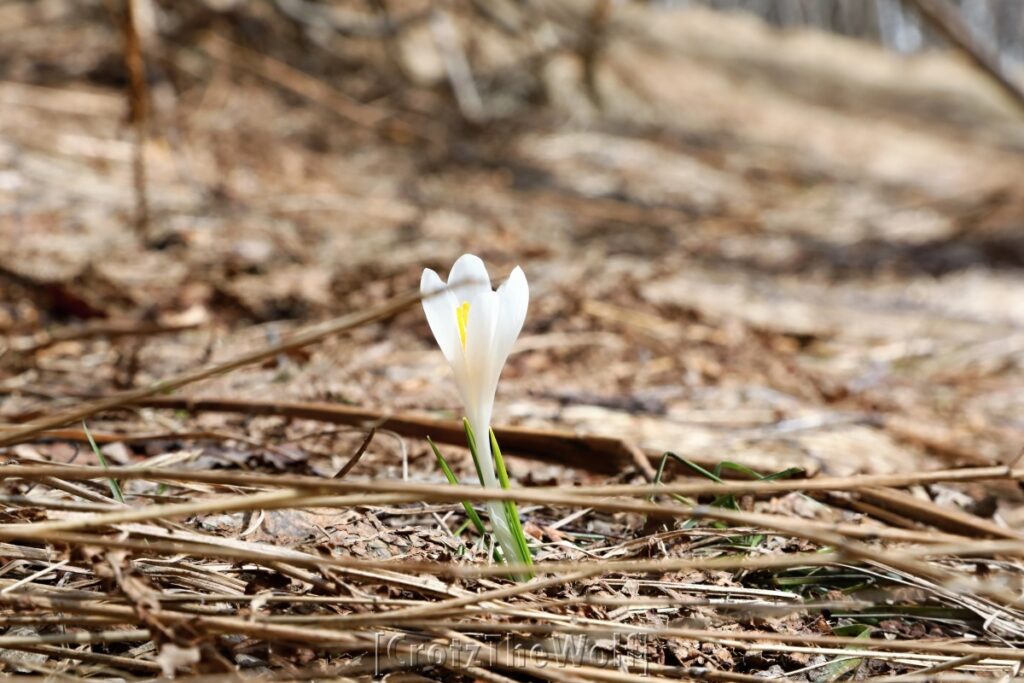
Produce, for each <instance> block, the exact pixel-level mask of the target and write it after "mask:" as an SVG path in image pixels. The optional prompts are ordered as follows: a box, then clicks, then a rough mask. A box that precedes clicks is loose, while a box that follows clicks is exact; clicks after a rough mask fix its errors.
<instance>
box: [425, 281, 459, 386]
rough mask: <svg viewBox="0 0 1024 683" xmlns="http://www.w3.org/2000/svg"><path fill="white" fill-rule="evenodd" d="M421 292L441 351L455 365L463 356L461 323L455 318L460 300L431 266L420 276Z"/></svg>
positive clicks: (428, 321) (431, 328) (432, 330)
mask: <svg viewBox="0 0 1024 683" xmlns="http://www.w3.org/2000/svg"><path fill="white" fill-rule="evenodd" d="M420 294H422V295H423V296H424V299H423V312H424V313H426V314H427V324H428V325H430V331H431V332H433V333H434V339H436V340H437V345H438V346H440V347H441V353H443V354H444V357H445V358H446V359H447V360H448V362H449V363H451V364H452V365H453V366H454V365H455V363H456V362H457V361H460V359H461V356H462V342H461V341H460V340H459V324H458V322H457V321H456V319H455V309H456V308H458V306H459V302H458V300H457V299H456V298H455V294H454V293H452V291H451V290H448V289H446V288H445V284H444V282H442V281H441V278H440V276H438V274H437V273H435V272H434V271H432V270H430V269H429V268H427V269H425V270H424V271H423V276H422V277H421V278H420Z"/></svg>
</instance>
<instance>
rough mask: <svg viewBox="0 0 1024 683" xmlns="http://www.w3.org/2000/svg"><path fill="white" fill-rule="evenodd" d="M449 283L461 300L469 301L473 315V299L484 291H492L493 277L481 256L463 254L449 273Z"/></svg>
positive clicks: (470, 311) (470, 313) (457, 297)
mask: <svg viewBox="0 0 1024 683" xmlns="http://www.w3.org/2000/svg"><path fill="white" fill-rule="evenodd" d="M448 285H449V286H450V287H451V288H452V293H453V294H454V295H455V298H456V299H457V300H458V301H459V302H462V301H468V302H469V304H470V309H469V315H470V316H471V317H472V315H473V300H474V299H476V298H477V297H478V296H479V295H481V294H483V293H484V292H490V291H491V278H490V276H489V275H488V274H487V267H486V266H485V265H484V262H483V261H481V260H480V257H478V256H474V255H473V254H463V255H462V256H460V257H459V258H458V260H457V261H456V262H455V265H453V266H452V270H451V272H450V273H448Z"/></svg>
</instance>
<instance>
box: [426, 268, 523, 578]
mask: <svg viewBox="0 0 1024 683" xmlns="http://www.w3.org/2000/svg"><path fill="white" fill-rule="evenodd" d="M420 292H421V293H422V294H423V295H424V299H423V310H424V311H425V312H426V314H427V323H429V325H430V330H431V332H433V333H434V338H436V339H437V343H438V345H439V346H440V347H441V352H442V353H443V354H444V357H445V358H446V359H447V360H448V364H449V365H451V367H452V373H453V374H454V375H455V384H456V385H457V386H458V389H459V394H461V396H462V403H463V405H464V406H465V409H466V417H467V418H468V420H469V424H470V426H471V427H472V428H473V434H474V437H475V440H476V448H477V455H478V456H479V459H480V463H479V467H480V475H481V478H482V481H481V482H480V483H481V484H482V485H484V486H488V487H495V488H497V487H498V486H499V482H498V478H497V476H496V475H495V469H494V461H493V459H492V456H491V442H490V436H489V434H490V427H491V413H492V411H493V409H494V395H495V392H496V391H497V389H498V377H499V376H500V375H501V370H502V368H503V367H504V365H505V360H506V359H507V358H508V355H509V353H510V352H511V351H512V345H513V344H514V343H515V341H516V338H517V337H518V336H519V332H520V331H521V330H522V329H523V321H524V320H525V319H526V309H527V306H528V304H529V301H530V290H529V287H528V286H527V284H526V275H524V274H523V271H522V269H521V268H519V267H518V266H517V267H516V268H515V269H514V270H513V271H512V273H511V274H510V275H509V277H508V280H506V281H505V282H504V283H503V284H502V285H501V286H500V287H498V290H497V291H494V290H492V289H491V279H490V277H489V276H488V275H487V268H486V267H485V266H484V262H483V261H481V260H480V259H479V258H478V257H476V256H473V255H472V254H464V255H463V256H461V257H459V259H458V260H457V261H456V262H455V265H454V266H452V270H451V272H450V273H449V275H448V285H445V283H444V282H443V281H442V280H441V278H440V277H439V276H438V274H437V273H435V272H434V271H433V270H430V269H429V268H427V269H425V270H424V271H423V277H422V278H421V280H420ZM487 509H488V513H489V514H488V516H489V517H490V518H491V524H492V526H493V527H494V532H495V535H496V536H497V538H498V542H499V543H500V544H501V546H502V548H503V550H504V551H505V556H506V557H507V558H514V557H516V556H517V555H516V554H515V553H514V552H512V551H513V549H514V548H515V545H514V541H513V540H512V535H511V531H510V530H509V528H508V522H507V521H506V519H505V516H504V512H503V507H502V504H501V503H500V502H497V501H494V502H491V503H488V505H487Z"/></svg>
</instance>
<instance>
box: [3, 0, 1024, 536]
mask: <svg viewBox="0 0 1024 683" xmlns="http://www.w3.org/2000/svg"><path fill="white" fill-rule="evenodd" d="M1022 57H1024V4H1022V3H1019V2H1015V1H1013V0H961V1H960V2H951V1H941V0H928V1H925V0H920V1H917V0H915V1H909V0H908V1H900V0H845V1H839V0H828V1H826V0H819V1H814V0H774V1H772V0H764V1H755V0H746V1H738V0H737V1H730V2H726V1H708V2H684V1H682V0H678V1H676V2H657V3H641V2H628V3H627V2H614V1H611V0H585V1H584V0H579V1H575V0H574V1H572V2H554V1H548V0H519V1H515V0H465V1H456V0H452V1H449V2H426V1H423V2H414V1H405V0H351V1H345V2H341V1H339V2H327V1H324V2H313V1H312V0H275V1H274V2H240V1H232V0H189V1H184V2H182V1H179V2H170V1H166V2H158V1H156V0H105V1H103V0H4V1H3V2H0V331H2V332H3V333H4V334H5V335H6V342H5V343H6V346H5V351H4V355H3V356H2V357H0V363H2V364H3V365H2V368H0V375H4V376H6V379H5V380H4V385H3V390H4V399H3V401H4V402H3V404H2V407H3V409H4V410H5V412H6V413H7V414H15V413H17V412H18V411H23V410H28V409H30V408H32V407H33V406H34V405H37V404H38V403H39V402H40V401H52V400H54V399H55V398H57V399H58V400H59V399H60V397H64V396H70V395H76V394H78V395H81V394H83V393H86V394H95V393H104V392H108V391H112V390H115V389H122V388H126V387H132V386H141V385H144V384H146V383H148V382H152V381H153V380H154V379H157V378H160V377H165V376H168V375H170V374H173V373H176V372H181V371H183V370H185V369H189V368H192V367H196V366H198V365H200V364H202V363H205V362H209V361H211V360H218V359H223V358H228V357H232V356H234V355H236V354H237V353H239V352H240V351H242V350H245V349H248V348H255V347H258V346H260V345H263V344H266V343H268V342H273V341H274V340H277V339H280V338H281V335H284V334H286V333H287V332H288V331H290V330H292V329H295V328H296V327H298V326H301V325H303V324H306V323H309V322H314V321H317V320H321V319H324V318H326V317H328V316H331V315H337V314H341V313H345V312H348V311H351V310H357V309H360V308H365V307H368V306H371V305H373V304H375V303H378V302H380V301H381V300H383V299H384V298H385V297H387V296H390V295H392V294H395V293H399V292H402V291H406V290H407V289H409V288H412V287H415V286H417V283H418V281H419V274H420V272H421V269H422V268H423V267H432V268H435V269H438V270H439V271H441V272H442V273H443V272H445V271H446V270H447V268H448V267H450V264H451V263H452V262H453V261H454V259H455V258H456V257H458V256H459V255H460V254H461V253H463V252H465V251H472V252H474V253H477V254H479V255H480V256H482V257H483V258H484V259H485V260H486V261H487V262H488V264H489V265H490V266H491V268H492V271H491V274H492V276H493V277H495V278H496V279H501V278H503V277H504V276H505V275H506V274H507V273H508V271H509V270H510V269H511V268H512V267H513V266H514V265H516V264H520V265H522V266H523V268H524V270H525V271H526V273H527V276H528V278H529V279H530V282H531V289H532V294H533V299H532V302H531V311H530V315H529V317H528V320H527V325H526V330H525V332H524V337H523V338H522V340H521V342H520V346H519V353H517V354H515V355H514V356H513V357H512V359H511V360H510V364H509V367H508V368H507V369H506V372H505V375H504V379H503V383H502V388H501V390H500V394H499V405H498V408H497V416H496V419H497V421H498V422H501V423H512V424H523V425H531V426H537V427H558V428H562V429H573V430H579V431H586V432H595V433H604V434H608V435H613V436H617V437H623V438H628V439H629V440H630V441H631V442H634V443H637V444H639V445H641V446H643V447H647V448H651V449H667V448H671V449H673V450H676V451H677V452H682V453H687V454H689V455H690V456H692V457H698V456H700V457H708V458H714V459H716V460H717V459H724V458H729V459H733V460H737V461H741V462H745V463H747V464H751V465H755V466H758V467H765V468H778V467H780V466H788V465H802V466H806V467H810V468H812V469H815V470H818V471H825V472H828V473H845V472H852V471H898V470H915V469H920V468H931V467H940V466H948V465H952V464H965V463H969V464H982V463H992V462H1001V461H1007V460H1009V459H1012V458H1013V457H1015V456H1016V455H1017V454H1018V452H1019V451H1020V448H1021V445H1022V443H1024V439H1022V437H1024V417H1022V416H1024V390H1022V387H1024V383H1022V379H1024V373H1022V371H1021V368H1022V363H1024V329H1022V326H1024V271H1022V270H1021V268H1022V266H1024V233H1022V229H1024V224H1022V222H1024V221H1022V210H1024V187H1022V183H1021V179H1022V178H1024V125H1022V121H1024V100H1022V99H1021V97H1020V92H1021V90H1020V88H1021V86H1020V84H1021V67H1022ZM432 344H433V342H432V340H431V338H430V335H429V332H428V330H427V328H426V325H425V324H424V321H423V319H422V316H421V314H420V313H419V311H410V312H407V313H405V314H403V315H401V316H400V317H398V318H397V319H395V320H393V321H390V322H387V323H381V324H378V325H376V326H371V327H368V328H363V329H361V330H359V331H357V332H356V333H355V334H354V335H353V336H351V337H346V338H344V339H338V340H334V341H332V342H330V343H328V344H326V345H323V346H321V347H317V348H315V349H312V350H310V351H308V352H303V353H301V354H295V355H294V356H288V357H282V358H280V359H278V361H277V362H274V363H270V364H266V365H264V366H262V367H257V368H250V369H247V370H245V371H240V372H237V373H233V374H232V375H230V376H228V377H225V378H221V379H218V380H214V381H211V382H208V383H206V384H204V385H202V386H201V387H199V388H198V389H197V390H196V391H197V392H198V393H199V394H201V395H212V396H237V397H249V398H258V397H264V398H274V399H285V398H289V399H295V400H321V401H332V402H341V403H345V404H351V405H358V406H371V407H375V408H379V409H384V410H387V411H395V412H403V411H419V412H423V411H427V412H429V413H431V414H434V415H441V416H451V417H454V416H456V415H457V411H458V399H457V396H456V393H455V389H454V386H453V385H452V384H451V382H450V381H449V379H448V376H447V369H446V367H445V366H444V363H443V360H442V359H441V357H440V354H438V353H437V352H436V350H435V349H434V348H433V347H432ZM137 419H139V420H142V421H143V422H146V421H149V420H155V419H159V420H165V421H166V420H167V419H169V418H167V417H166V416H164V417H159V418H157V417H153V416H152V415H149V414H146V413H143V414H141V415H140V416H138V417H137ZM211 419H212V418H211ZM216 419H219V420H223V419H224V418H223V417H219V418H216ZM233 419H234V418H233ZM250 426H251V425H250ZM354 438H355V437H354ZM376 447H377V446H376V445H375V448H376ZM382 447H384V446H382ZM371 456H372V454H371ZM411 456H412V458H413V461H414V463H415V462H416V461H417V459H418V458H426V460H424V461H423V462H424V464H425V467H426V468H427V469H428V470H430V471H431V472H432V469H430V468H431V464H430V462H429V457H430V456H429V454H428V453H427V452H426V449H425V448H422V445H420V444H416V445H414V446H413V447H412V453H411ZM371 466H372V467H375V468H378V469H377V470H375V471H379V472H382V473H383V474H382V475H381V476H384V475H386V474H387V473H395V472H397V471H398V470H397V469H396V468H397V467H398V464H397V460H396V459H395V458H394V457H393V454H387V453H384V454H379V457H378V458H377V459H376V460H375V459H374V458H373V457H367V458H366V459H364V461H363V462H361V463H360V467H371ZM434 474H436V473H434ZM530 476H533V477H535V478H536V479H537V480H538V481H543V480H544V478H545V476H546V475H545V474H544V470H543V469H536V470H532V471H531V475H530ZM563 476H564V475H563ZM986 495H990V494H989V493H986ZM1000 495H1002V494H1000ZM1005 495H1006V496H1007V497H1009V498H1013V497H1014V496H1015V495H1016V494H1014V493H1013V492H1012V491H1011V492H1009V493H1006V494H1005ZM974 502H977V501H974ZM1006 514H1007V515H1010V516H1009V517H1008V519H1010V521H1011V522H1012V521H1013V514H1014V512H1013V511H1010V510H1008V511H1007V513H1006Z"/></svg>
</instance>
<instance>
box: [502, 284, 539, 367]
mask: <svg viewBox="0 0 1024 683" xmlns="http://www.w3.org/2000/svg"><path fill="white" fill-rule="evenodd" d="M529 305H530V288H529V285H527V284H526V274H525V273H523V269H522V268H520V267H519V266H516V267H515V268H514V269H513V270H512V272H511V274H509V276H508V279H507V280H505V282H503V283H502V284H501V286H500V287H498V320H497V323H496V325H495V330H494V342H493V343H494V354H495V358H496V359H497V362H498V367H499V371H500V368H501V366H502V365H504V364H505V360H506V359H507V358H508V354H509V353H511V351H512V346H513V345H514V344H515V343H516V339H518V338H519V333H520V332H521V331H522V330H523V322H524V321H525V320H526V309H527V308H528V307H529Z"/></svg>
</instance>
